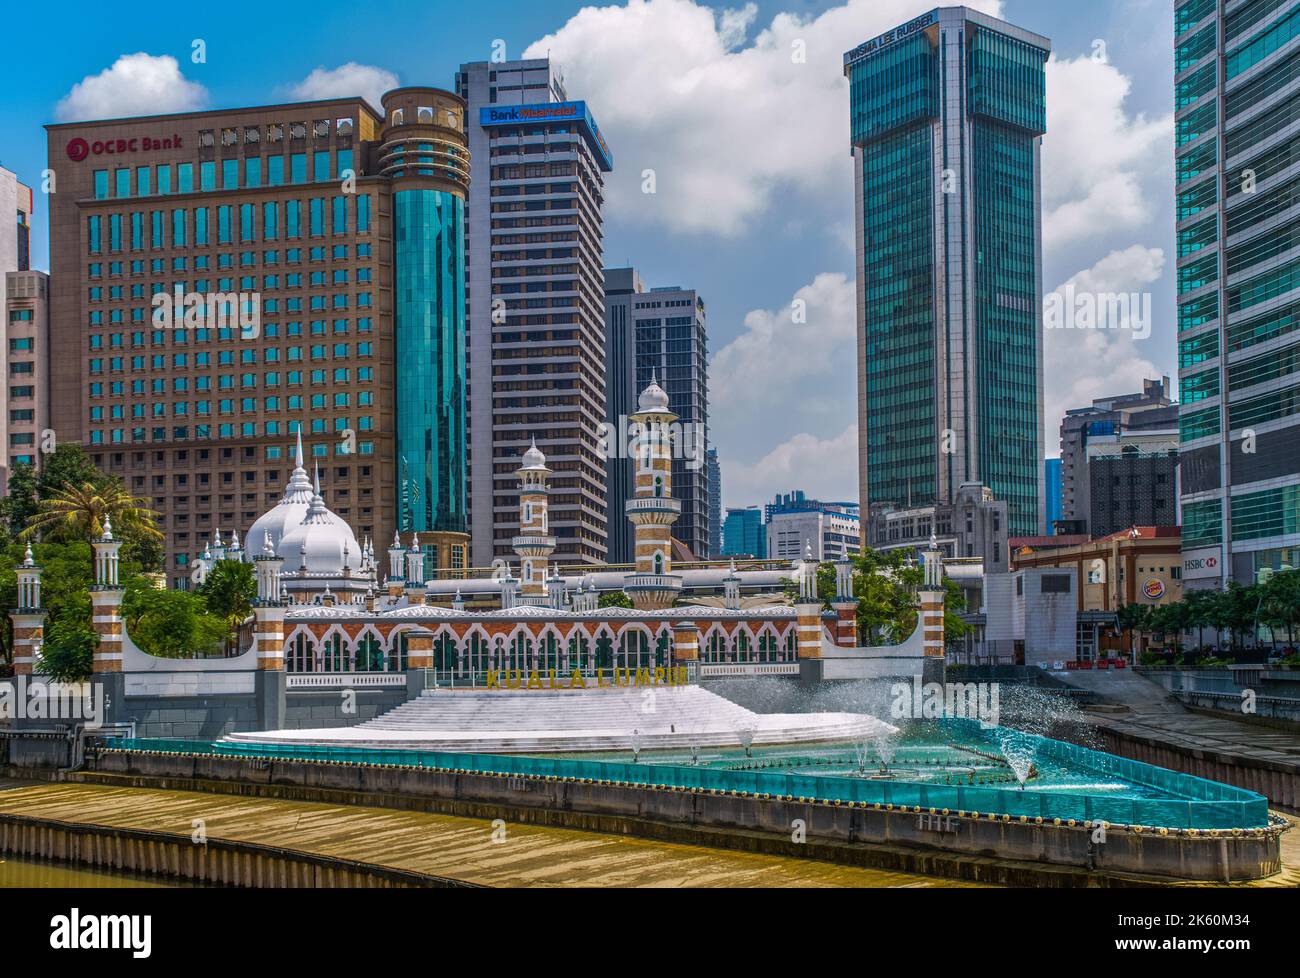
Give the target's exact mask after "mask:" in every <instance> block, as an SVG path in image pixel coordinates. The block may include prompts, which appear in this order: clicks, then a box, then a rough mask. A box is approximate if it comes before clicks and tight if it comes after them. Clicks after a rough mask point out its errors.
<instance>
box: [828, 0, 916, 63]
mask: <svg viewBox="0 0 1300 978" xmlns="http://www.w3.org/2000/svg"><path fill="white" fill-rule="evenodd" d="M938 14H939V12H938V11H937V10H931V11H930V12H929V13H928V14H922V15H921V16H920V17H917V18H915V19H913V20H909V21H908V22H907V23H906V24H903V25H902V26H901V27H895V28H894V29H893V30H892V31H885V33H883V34H881V35H880V36H879V37H873V38H872V39H871V40H870V41H864V42H862V43H861V44H859V45H858V46H857V47H855V48H854V49H853V50H852V51H850V52H849V53H848V54H846V55H844V64H845V65H846V66H847V65H850V64H852V63H853V62H854V61H859V60H861V59H862V58H865V57H867V56H868V55H871V54H875V53H876V52H877V51H879V50H880V49H881V48H885V47H888V46H889V45H891V44H893V43H894V42H895V41H901V40H903V39H904V38H908V37H911V36H912V35H913V34H915V33H916V32H917V31H923V30H925V29H926V28H927V27H929V26H930V25H931V24H933V23H934V22H935V20H936V18H937V17H938Z"/></svg>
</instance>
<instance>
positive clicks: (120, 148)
mask: <svg viewBox="0 0 1300 978" xmlns="http://www.w3.org/2000/svg"><path fill="white" fill-rule="evenodd" d="M183 148H184V147H183V146H182V145H181V137H180V136H166V137H164V138H161V139H155V138H154V137H153V136H131V137H126V138H121V139H96V140H93V141H90V142H88V141H86V140H84V139H82V138H81V137H80V136H76V137H74V138H73V139H70V140H68V148H67V153H68V159H70V160H72V162H73V163H80V162H81V161H82V160H84V159H85V158H86V157H87V156H125V155H127V154H128V153H156V152H158V151H160V150H164V149H183Z"/></svg>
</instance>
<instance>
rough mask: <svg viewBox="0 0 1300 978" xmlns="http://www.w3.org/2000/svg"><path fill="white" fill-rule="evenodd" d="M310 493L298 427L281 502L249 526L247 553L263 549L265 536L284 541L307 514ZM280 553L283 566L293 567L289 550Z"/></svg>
mask: <svg viewBox="0 0 1300 978" xmlns="http://www.w3.org/2000/svg"><path fill="white" fill-rule="evenodd" d="M311 495H312V494H311V479H309V478H308V477H307V470H306V469H305V468H303V464H302V427H301V426H299V428H298V451H297V453H296V454H295V455H294V470H293V474H292V475H291V476H290V477H289V484H288V485H286V486H285V487H284V495H283V496H281V497H280V501H279V502H278V503H276V504H275V506H274V507H273V508H272V509H270V510H269V511H267V512H265V513H263V514H262V515H261V516H260V517H258V520H257V522H256V523H254V524H253V525H252V526H251V527H250V528H249V530H248V536H246V537H244V546H245V549H246V552H247V553H253V554H256V553H263V552H265V550H266V540H267V538H268V537H270V538H273V539H274V540H279V541H281V542H283V540H284V538H285V537H286V536H288V535H289V532H290V531H291V530H294V529H296V528H297V527H298V526H299V524H301V523H302V521H303V519H304V518H305V517H306V516H307V509H308V507H309V506H310V505H311ZM280 556H281V557H283V558H285V565H286V566H292V564H293V558H294V553H293V552H292V551H287V550H281V551H280Z"/></svg>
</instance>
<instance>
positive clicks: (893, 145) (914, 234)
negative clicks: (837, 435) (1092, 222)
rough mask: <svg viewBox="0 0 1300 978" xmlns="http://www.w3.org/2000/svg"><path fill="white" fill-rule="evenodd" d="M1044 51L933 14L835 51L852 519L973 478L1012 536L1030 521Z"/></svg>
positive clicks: (1034, 496)
mask: <svg viewBox="0 0 1300 978" xmlns="http://www.w3.org/2000/svg"><path fill="white" fill-rule="evenodd" d="M1050 47H1051V42H1050V41H1049V40H1048V39H1047V38H1044V37H1040V36H1039V35H1037V34H1032V33H1030V32H1028V31H1025V30H1022V29H1020V28H1018V27H1015V26H1012V25H1011V24H1007V23H1005V22H1003V21H1000V20H997V19H996V18H993V17H989V16H986V15H984V14H981V13H978V12H977V11H973V10H969V9H967V8H965V7H945V8H942V9H938V10H933V11H930V12H929V13H927V14H923V15H921V16H920V17H917V18H915V19H914V20H912V21H910V22H908V23H906V24H903V25H900V26H899V27H897V28H895V29H894V30H892V31H888V32H886V33H885V34H882V35H880V36H879V37H876V38H873V39H871V40H869V41H866V42H865V43H863V44H861V45H859V46H858V47H857V48H855V49H854V50H852V51H850V52H848V53H847V54H846V55H845V56H844V73H845V75H846V76H847V77H848V79H849V84H850V99H851V139H852V144H853V158H854V163H855V175H856V184H855V192H856V214H857V221H856V230H857V256H858V274H857V279H858V325H859V333H858V398H859V428H858V430H859V434H858V439H859V483H860V491H861V497H862V509H863V512H864V513H869V512H870V506H871V504H873V503H878V504H891V505H893V506H921V505H929V504H933V503H938V502H951V501H952V500H953V499H954V498H955V497H956V494H957V490H958V489H959V488H960V486H961V485H962V484H963V483H967V482H982V483H984V484H986V485H988V486H989V487H990V488H991V489H992V490H993V492H994V494H995V496H996V497H997V498H998V499H1000V500H1004V501H1006V503H1007V504H1008V509H1009V519H1010V524H1011V532H1012V533H1014V534H1033V533H1038V532H1040V530H1041V527H1042V522H1041V520H1042V514H1043V512H1044V507H1043V482H1042V464H1043V455H1044V453H1043V413H1042V412H1043V349H1042V329H1041V322H1042V302H1041V297H1042V230H1041V223H1042V222H1041V194H1040V185H1041V168H1040V163H1039V152H1040V145H1041V137H1042V135H1043V133H1044V132H1045V131H1046V129H1047V118H1046V96H1045V76H1044V64H1045V62H1046V61H1047V57H1048V54H1049V51H1050ZM864 524H865V521H864Z"/></svg>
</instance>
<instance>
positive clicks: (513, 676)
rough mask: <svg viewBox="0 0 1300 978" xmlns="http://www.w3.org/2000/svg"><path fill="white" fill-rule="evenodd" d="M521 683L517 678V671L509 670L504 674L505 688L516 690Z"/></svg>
mask: <svg viewBox="0 0 1300 978" xmlns="http://www.w3.org/2000/svg"><path fill="white" fill-rule="evenodd" d="M522 683H523V680H522V679H520V677H519V670H518V669H511V670H509V671H508V672H507V673H506V686H507V687H508V688H509V689H518V688H519V687H520V686H521V685H522Z"/></svg>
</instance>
